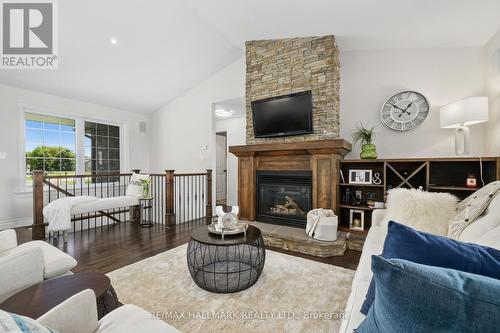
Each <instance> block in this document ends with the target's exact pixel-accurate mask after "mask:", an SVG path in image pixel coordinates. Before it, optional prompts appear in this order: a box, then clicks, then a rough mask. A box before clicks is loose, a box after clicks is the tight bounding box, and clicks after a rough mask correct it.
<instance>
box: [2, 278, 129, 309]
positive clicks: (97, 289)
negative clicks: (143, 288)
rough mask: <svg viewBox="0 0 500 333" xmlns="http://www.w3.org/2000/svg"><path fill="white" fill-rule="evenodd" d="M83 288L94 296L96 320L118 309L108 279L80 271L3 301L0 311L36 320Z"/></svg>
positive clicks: (45, 282)
mask: <svg viewBox="0 0 500 333" xmlns="http://www.w3.org/2000/svg"><path fill="white" fill-rule="evenodd" d="M85 289H92V290H93V291H94V293H95V295H96V300H97V312H98V317H99V319H100V318H102V317H104V316H105V315H106V314H108V313H109V312H111V311H113V310H114V309H116V308H117V307H119V306H121V303H120V302H119V301H118V297H117V296H116V293H115V291H114V289H113V286H111V281H110V280H109V278H108V277H107V276H106V275H104V274H101V273H94V272H82V273H75V274H71V275H67V276H62V277H58V278H54V279H50V280H45V281H43V282H40V283H38V284H35V285H34V286H31V287H29V288H26V289H24V290H22V291H20V292H18V293H17V294H15V295H13V296H11V297H9V298H8V299H6V300H5V301H4V302H3V303H2V304H0V309H2V310H4V311H8V312H12V313H15V314H18V315H21V316H27V317H30V318H33V319H38V318H39V317H41V316H42V315H44V314H45V313H47V312H48V311H49V310H50V309H52V308H54V307H55V306H56V305H59V304H61V303H62V302H64V301H65V300H67V299H68V298H70V297H71V296H73V295H76V294H78V293H79V292H81V291H83V290H85Z"/></svg>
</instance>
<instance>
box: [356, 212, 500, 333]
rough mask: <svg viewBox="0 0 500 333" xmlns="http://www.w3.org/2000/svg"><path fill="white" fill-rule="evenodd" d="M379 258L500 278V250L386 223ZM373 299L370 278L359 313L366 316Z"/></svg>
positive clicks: (373, 292) (394, 223)
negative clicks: (386, 230) (386, 227)
mask: <svg viewBox="0 0 500 333" xmlns="http://www.w3.org/2000/svg"><path fill="white" fill-rule="evenodd" d="M381 256H382V257H384V258H386V259H404V260H408V261H412V262H415V263H418V264H423V265H429V266H437V267H444V268H451V269H457V270H459V271H463V272H469V273H474V274H479V275H484V276H488V277H492V278H496V279H500V251H498V250H495V249H492V248H489V247H485V246H481V245H477V244H470V243H464V242H460V241H456V240H453V239H450V238H446V237H442V236H437V235H433V234H429V233H426V232H421V231H417V230H415V229H413V228H410V227H408V226H405V225H402V224H399V223H396V222H393V221H390V222H389V227H388V232H387V237H386V238H385V243H384V249H383V251H382V254H381ZM374 299H375V285H374V282H373V279H372V281H371V282H370V286H369V287H368V292H367V293H366V299H365V301H364V302H363V305H362V306H361V313H363V314H364V315H366V314H367V313H368V310H369V309H370V306H371V305H372V303H373V300H374ZM499 330H500V328H499Z"/></svg>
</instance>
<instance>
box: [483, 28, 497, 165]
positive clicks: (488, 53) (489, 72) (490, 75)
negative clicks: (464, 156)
mask: <svg viewBox="0 0 500 333" xmlns="http://www.w3.org/2000/svg"><path fill="white" fill-rule="evenodd" d="M498 49H500V30H499V31H498V32H497V33H496V34H495V35H494V36H493V37H492V38H491V39H490V41H489V42H488V43H487V44H486V46H485V48H484V53H485V59H486V72H485V83H486V93H487V96H488V97H489V102H490V120H489V122H488V123H487V125H488V127H487V128H488V132H487V139H486V146H487V149H488V155H491V156H500V73H499V72H498V67H496V66H495V65H494V64H493V61H494V59H493V55H494V53H495V51H496V50H498ZM495 60H498V59H495ZM497 66H498V65H497ZM495 67H496V68H495Z"/></svg>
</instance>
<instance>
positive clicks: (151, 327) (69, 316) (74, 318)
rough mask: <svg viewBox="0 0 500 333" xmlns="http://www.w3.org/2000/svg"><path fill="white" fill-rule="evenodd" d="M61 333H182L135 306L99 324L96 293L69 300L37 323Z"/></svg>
mask: <svg viewBox="0 0 500 333" xmlns="http://www.w3.org/2000/svg"><path fill="white" fill-rule="evenodd" d="M37 321H38V322H39V323H41V324H42V325H44V326H47V327H50V328H51V329H54V330H56V331H58V332H60V333H113V332H117V333H129V332H130V333H178V332H179V331H178V330H176V329H175V328H174V327H172V326H170V325H168V324H167V323H165V322H163V321H162V320H160V319H156V318H154V317H153V316H152V315H151V314H150V313H149V312H147V311H146V310H144V309H141V308H139V307H137V306H135V305H132V304H127V305H124V306H121V307H119V308H118V309H116V310H114V311H112V312H110V313H108V314H107V315H106V316H104V317H103V318H102V319H101V320H99V321H98V320H97V305H96V298H95V294H94V292H93V291H92V290H90V289H87V290H84V291H82V292H80V293H78V294H76V295H74V296H73V297H70V298H68V299H67V300H66V301H64V302H63V303H61V304H59V305H58V306H56V307H55V308H53V309H52V310H50V311H49V312H47V313H46V314H44V315H43V316H41V317H40V318H38V320H37Z"/></svg>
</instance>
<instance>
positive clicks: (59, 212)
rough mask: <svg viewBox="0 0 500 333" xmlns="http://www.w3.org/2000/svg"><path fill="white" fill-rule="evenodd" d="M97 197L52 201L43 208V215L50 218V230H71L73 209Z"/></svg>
mask: <svg viewBox="0 0 500 333" xmlns="http://www.w3.org/2000/svg"><path fill="white" fill-rule="evenodd" d="M96 200H98V199H97V198H96V197H91V196H86V195H84V196H78V197H66V198H61V199H57V200H54V201H52V202H51V203H49V204H48V205H47V206H45V208H43V216H45V218H46V219H47V220H48V222H49V227H48V231H49V232H55V231H65V230H71V209H72V208H73V207H75V206H78V205H81V204H83V203H86V202H90V201H96Z"/></svg>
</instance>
